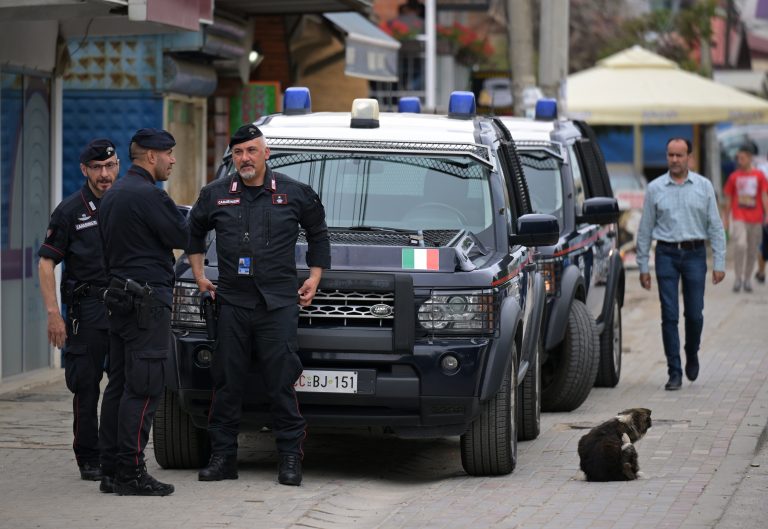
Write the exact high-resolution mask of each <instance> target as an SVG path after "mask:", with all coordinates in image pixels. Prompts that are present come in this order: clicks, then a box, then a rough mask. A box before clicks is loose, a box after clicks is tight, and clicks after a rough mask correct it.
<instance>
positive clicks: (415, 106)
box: [397, 97, 421, 114]
mask: <svg viewBox="0 0 768 529" xmlns="http://www.w3.org/2000/svg"><path fill="white" fill-rule="evenodd" d="M397 111H398V112H411V113H413V114H421V100H420V99H419V98H418V97H401V98H400V100H399V101H398V102H397Z"/></svg>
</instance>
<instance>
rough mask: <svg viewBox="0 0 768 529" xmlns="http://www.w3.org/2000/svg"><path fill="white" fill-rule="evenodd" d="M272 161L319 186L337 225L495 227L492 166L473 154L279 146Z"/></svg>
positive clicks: (476, 229)
mask: <svg viewBox="0 0 768 529" xmlns="http://www.w3.org/2000/svg"><path fill="white" fill-rule="evenodd" d="M269 165H270V167H272V168H273V169H275V170H278V171H280V172H282V173H285V174H287V175H288V176H290V177H292V178H294V179H296V180H298V181H300V182H303V183H306V184H308V185H310V186H312V188H313V189H315V191H316V192H317V193H318V195H319V196H320V199H321V200H322V202H323V205H324V206H325V213H326V222H327V223H328V226H329V227H331V228H333V227H336V228H346V227H350V226H360V225H363V226H386V227H392V228H399V229H407V230H435V229H455V230H459V229H465V228H467V229H469V230H471V231H473V232H475V233H479V232H482V231H483V230H486V229H488V228H490V227H491V223H492V219H493V208H492V206H491V194H490V185H489V170H488V168H486V167H485V166H484V165H482V164H480V163H478V162H477V161H475V160H473V159H471V158H469V157H463V156H456V157H428V156H412V155H399V154H398V155H382V154H375V153H371V154H354V155H350V154H347V153H344V154H336V153H307V152H301V153H298V152H296V153H275V152H274V151H273V153H272V155H271V157H270V158H269Z"/></svg>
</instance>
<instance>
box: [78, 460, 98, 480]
mask: <svg viewBox="0 0 768 529" xmlns="http://www.w3.org/2000/svg"><path fill="white" fill-rule="evenodd" d="M80 479H82V480H84V481H99V480H100V479H101V467H99V465H98V463H97V464H95V465H94V464H92V463H88V462H87V461H86V462H85V463H83V464H82V465H80Z"/></svg>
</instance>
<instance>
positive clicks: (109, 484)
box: [99, 474, 115, 494]
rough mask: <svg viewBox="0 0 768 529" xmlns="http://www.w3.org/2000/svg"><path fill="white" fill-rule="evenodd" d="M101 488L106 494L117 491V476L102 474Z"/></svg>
mask: <svg viewBox="0 0 768 529" xmlns="http://www.w3.org/2000/svg"><path fill="white" fill-rule="evenodd" d="M99 490H100V491H101V492H104V493H106V494H110V493H112V492H115V476H109V475H107V474H104V475H102V476H101V483H99Z"/></svg>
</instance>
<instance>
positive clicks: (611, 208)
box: [576, 197, 619, 224]
mask: <svg viewBox="0 0 768 529" xmlns="http://www.w3.org/2000/svg"><path fill="white" fill-rule="evenodd" d="M618 221H619V202H618V200H616V199H615V198H611V197H593V198H588V199H587V200H585V201H584V205H583V206H582V208H581V215H576V222H578V223H581V222H586V223H587V224H613V223H615V222H618Z"/></svg>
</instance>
